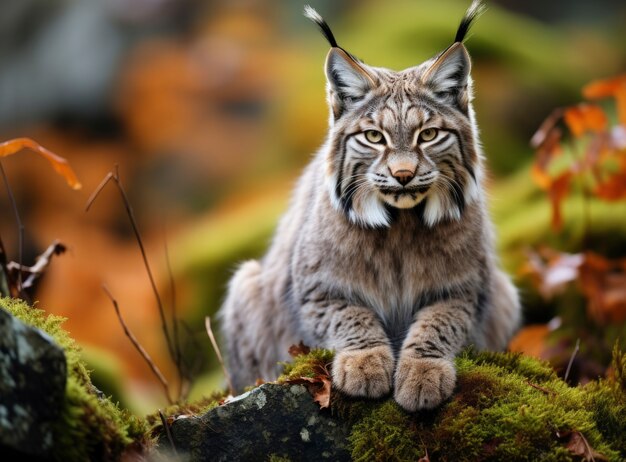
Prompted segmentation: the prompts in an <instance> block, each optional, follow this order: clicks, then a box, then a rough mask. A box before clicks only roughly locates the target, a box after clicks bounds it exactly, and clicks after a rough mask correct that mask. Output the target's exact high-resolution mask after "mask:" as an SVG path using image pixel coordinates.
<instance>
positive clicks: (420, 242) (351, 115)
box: [221, 1, 520, 411]
mask: <svg viewBox="0 0 626 462" xmlns="http://www.w3.org/2000/svg"><path fill="white" fill-rule="evenodd" d="M481 10H482V4H481V3H480V1H474V2H473V3H472V5H471V6H470V8H469V9H468V10H467V12H466V13H465V16H464V18H463V20H462V21H461V23H460V25H459V28H458V31H457V34H456V37H455V40H454V42H453V43H452V45H450V46H449V47H448V48H447V49H445V50H444V51H443V52H441V53H440V54H438V55H437V56H435V57H434V58H432V59H430V60H428V61H426V62H424V63H422V64H420V65H418V66H416V67H412V68H409V69H406V70H403V71H400V72H395V71H391V70H388V69H384V68H378V67H372V66H369V65H366V64H364V63H363V62H361V61H359V60H358V59H356V58H355V57H354V56H352V55H351V54H350V53H348V52H347V51H346V50H344V49H343V48H341V47H339V46H338V45H337V42H336V40H335V38H334V36H333V33H332V32H331V30H330V28H329V26H328V25H327V24H326V22H324V20H323V19H322V18H321V17H320V16H319V14H317V12H316V11H315V10H313V9H312V8H311V7H306V9H305V15H306V16H307V17H308V18H310V19H311V20H313V21H314V22H315V23H317V25H318V26H319V27H320V29H321V30H322V32H323V34H324V35H325V37H326V39H327V40H328V42H329V43H330V45H331V49H330V51H329V53H328V56H327V58H326V65H325V71H326V77H327V82H328V83H327V92H328V104H329V106H330V128H329V133H328V138H327V141H326V143H325V144H324V146H323V147H322V148H321V149H320V151H319V152H318V153H317V155H316V156H315V157H314V159H313V160H312V161H311V162H310V164H309V165H308V167H307V168H306V169H305V171H304V173H303V175H302V176H301V178H300V180H299V182H298V185H297V187H296V189H295V192H294V195H293V198H292V201H291V205H290V207H289V210H288V211H287V213H286V214H285V215H284V217H283V218H282V220H281V222H280V225H279V227H278V230H277V232H276V235H275V238H274V241H273V243H272V245H271V247H270V249H269V251H268V252H267V254H266V255H265V256H264V257H263V258H262V259H261V260H260V261H248V262H246V263H244V264H243V265H242V266H241V267H240V268H239V269H238V271H237V272H236V274H235V275H234V276H233V278H232V280H231V282H230V285H229V290H228V294H227V297H226V300H225V302H224V305H223V307H222V310H221V317H222V323H223V324H222V325H223V338H224V339H225V340H226V342H227V347H228V353H229V355H228V356H229V359H228V363H229V368H230V372H231V374H232V380H233V383H234V386H235V388H237V389H241V388H243V387H244V386H246V385H249V384H252V383H254V381H255V380H256V379H257V378H263V379H266V380H272V379H274V378H276V376H277V374H278V373H279V367H278V365H277V363H278V362H279V361H285V360H287V359H288V356H287V351H288V348H289V346H290V345H292V344H297V343H298V342H300V341H303V342H304V343H305V344H307V345H310V346H315V347H322V348H329V349H334V350H335V351H336V354H335V358H334V361H333V364H332V380H333V386H334V387H335V388H337V389H339V390H341V391H342V392H344V393H346V394H347V395H350V396H362V397H369V398H377V397H381V396H384V395H387V394H389V393H391V392H392V390H393V394H394V398H395V400H396V401H397V402H398V404H400V405H401V406H402V407H403V408H405V409H406V410H408V411H415V410H418V409H429V408H434V407H436V406H437V405H439V404H440V403H441V402H442V401H443V400H445V399H447V398H448V397H449V396H450V395H451V394H452V392H453V390H454V386H455V382H456V371H455V368H454V362H453V361H454V357H455V355H456V354H458V352H459V351H460V350H461V349H462V348H463V347H464V346H466V345H470V344H473V345H475V346H476V347H477V348H488V349H491V350H502V349H504V348H505V347H506V345H507V343H508V341H509V339H510V337H511V335H512V334H513V332H514V331H515V329H516V328H517V326H518V323H519V320H520V304H519V300H518V296H517V292H516V290H515V288H514V286H513V285H512V283H511V281H510V280H509V278H508V277H507V276H506V275H505V274H504V273H503V272H502V271H501V270H500V269H499V268H498V265H497V261H496V256H495V255H494V249H493V240H494V238H493V233H492V227H491V223H490V220H489V217H488V213H487V208H486V205H485V194H484V192H483V186H482V178H483V155H482V152H481V148H480V143H479V139H478V128H477V126H476V121H475V118H474V111H473V108H472V104H471V100H472V80H471V77H470V58H469V55H468V53H467V50H466V48H465V46H464V45H463V43H462V42H463V39H464V37H465V35H466V33H467V31H468V29H469V27H470V25H471V23H472V21H473V20H474V19H475V18H476V16H477V15H478V14H479V13H480V12H481Z"/></svg>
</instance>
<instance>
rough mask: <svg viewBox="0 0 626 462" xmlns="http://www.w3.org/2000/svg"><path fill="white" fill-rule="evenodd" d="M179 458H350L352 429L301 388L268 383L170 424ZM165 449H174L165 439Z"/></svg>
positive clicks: (228, 459) (303, 459) (300, 386)
mask: <svg viewBox="0 0 626 462" xmlns="http://www.w3.org/2000/svg"><path fill="white" fill-rule="evenodd" d="M171 433H172V439H173V441H174V444H175V446H176V449H177V451H178V453H179V455H181V456H182V458H183V459H184V460H189V461H204V460H212V461H248V460H249V461H259V460H268V459H269V455H272V454H274V455H277V456H282V457H287V458H288V459H290V460H298V461H307V460H315V461H319V460H332V461H341V460H350V453H349V452H348V450H347V447H346V444H347V439H346V438H347V436H348V434H349V427H348V426H347V425H346V424H345V423H342V422H341V421H339V420H337V419H335V418H333V417H332V415H331V414H330V411H329V410H328V409H320V408H319V405H318V404H316V403H315V402H314V401H313V398H312V397H311V395H310V394H309V392H308V391H307V390H306V388H305V387H304V386H302V385H289V384H285V385H278V384H264V385H262V386H260V387H258V388H255V389H254V390H252V391H250V392H248V393H244V394H243V395H241V396H238V397H236V398H234V399H233V400H232V401H230V402H229V403H227V404H224V405H222V406H219V407H216V408H214V409H211V410H210V411H208V412H207V413H205V414H204V415H200V416H193V417H187V418H178V419H177V420H175V421H174V422H173V423H172V425H171ZM160 443H161V444H160V447H161V448H167V447H169V442H168V440H167V437H166V436H165V435H161V441H160Z"/></svg>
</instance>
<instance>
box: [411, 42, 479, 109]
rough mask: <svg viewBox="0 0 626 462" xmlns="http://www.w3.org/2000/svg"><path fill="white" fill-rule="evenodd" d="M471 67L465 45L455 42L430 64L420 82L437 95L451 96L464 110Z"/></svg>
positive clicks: (467, 97)
mask: <svg viewBox="0 0 626 462" xmlns="http://www.w3.org/2000/svg"><path fill="white" fill-rule="evenodd" d="M471 67H472V65H471V60H470V57H469V53H468V52H467V50H466V48H465V46H464V45H463V44H462V43H461V42H456V43H453V44H452V45H451V46H450V47H449V48H448V49H447V50H446V51H444V52H443V53H442V54H441V55H440V56H438V57H437V59H435V61H434V62H433V63H432V64H431V65H430V67H429V68H428V69H427V70H426V72H425V73H424V74H423V75H422V83H423V84H424V85H425V86H427V87H428V88H430V89H431V90H432V91H433V92H434V93H435V94H436V95H437V96H439V97H443V98H449V97H451V98H453V99H454V100H456V102H457V103H459V105H460V107H461V109H463V110H466V109H467V103H468V101H469V90H468V84H469V83H470V70H471Z"/></svg>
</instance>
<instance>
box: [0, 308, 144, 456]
mask: <svg viewBox="0 0 626 462" xmlns="http://www.w3.org/2000/svg"><path fill="white" fill-rule="evenodd" d="M0 307H1V308H3V309H4V310H6V311H8V312H9V313H11V314H12V315H13V316H15V317H16V318H18V319H19V320H21V321H22V322H24V323H25V324H28V325H31V326H33V327H35V328H37V329H40V330H41V331H43V332H45V333H46V334H48V335H49V336H50V337H52V339H53V340H54V341H55V342H56V343H57V344H58V345H59V346H60V347H61V348H63V350H64V352H65V358H66V363H67V381H66V386H65V396H64V397H63V402H62V406H61V413H60V416H59V417H58V418H57V419H56V421H55V422H54V423H53V424H52V428H53V430H52V432H53V447H52V449H51V451H50V452H49V457H50V458H51V459H52V460H57V461H87V460H89V461H114V460H119V459H120V457H121V455H122V453H123V452H124V451H125V450H127V449H130V447H131V445H132V444H133V443H134V444H136V445H138V444H139V443H140V442H142V441H143V440H144V435H145V434H146V424H145V423H144V422H143V421H141V420H140V419H138V418H136V417H134V416H132V415H131V414H130V413H129V412H127V411H124V410H122V409H120V408H119V407H118V406H117V405H116V404H115V403H113V402H112V401H111V400H110V399H108V398H106V397H105V396H103V395H102V394H101V392H99V391H98V390H97V389H96V388H95V387H94V386H93V385H92V383H91V380H90V378H89V372H88V371H87V369H86V367H85V364H84V362H83V361H82V360H81V357H80V348H79V346H78V345H77V344H76V342H75V341H74V340H73V339H72V338H71V337H70V336H69V334H68V333H67V332H66V331H65V330H63V328H62V327H61V325H62V324H63V322H64V321H65V318H62V317H60V316H54V315H49V314H47V313H46V312H45V311H43V310H40V309H37V308H32V307H30V306H29V305H27V304H26V303H24V302H22V301H19V300H13V299H9V298H0Z"/></svg>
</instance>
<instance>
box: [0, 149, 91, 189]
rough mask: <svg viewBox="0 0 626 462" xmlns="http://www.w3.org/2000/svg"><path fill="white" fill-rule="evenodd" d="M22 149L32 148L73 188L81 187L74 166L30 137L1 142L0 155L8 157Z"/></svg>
mask: <svg viewBox="0 0 626 462" xmlns="http://www.w3.org/2000/svg"><path fill="white" fill-rule="evenodd" d="M22 149H30V150H31V151H33V152H36V153H37V154H39V155H40V156H42V157H43V158H44V159H46V160H47V161H48V162H50V164H51V165H52V168H53V169H54V170H55V171H56V172H57V173H58V174H59V175H61V176H62V177H63V178H65V181H67V184H68V185H69V186H70V187H71V188H72V189H80V188H82V185H81V184H80V181H78V178H77V177H76V174H75V173H74V170H72V167H70V165H69V164H68V162H67V160H65V159H64V158H63V157H60V156H57V155H56V154H54V153H53V152H52V151H49V150H48V149H46V148H44V147H43V146H42V145H40V144H39V143H37V142H36V141H33V140H31V139H30V138H15V139H12V140H9V141H5V142H4V143H0V157H8V156H10V155H13V154H16V153H18V152H20V151H21V150H22Z"/></svg>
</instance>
